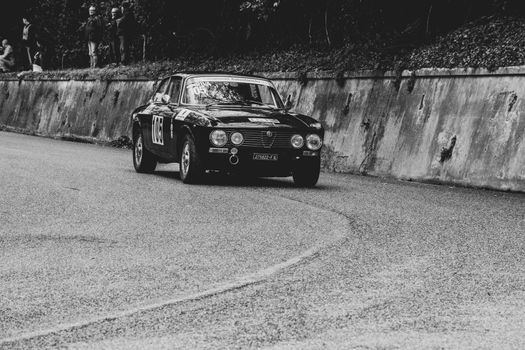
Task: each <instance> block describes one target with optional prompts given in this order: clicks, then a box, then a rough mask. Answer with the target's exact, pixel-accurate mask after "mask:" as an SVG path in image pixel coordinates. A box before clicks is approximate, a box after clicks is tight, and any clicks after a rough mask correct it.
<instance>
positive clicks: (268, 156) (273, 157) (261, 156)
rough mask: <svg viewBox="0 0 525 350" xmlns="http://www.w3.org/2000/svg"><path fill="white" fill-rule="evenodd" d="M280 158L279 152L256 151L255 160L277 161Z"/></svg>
mask: <svg viewBox="0 0 525 350" xmlns="http://www.w3.org/2000/svg"><path fill="white" fill-rule="evenodd" d="M278 159H279V155H278V154H268V153H254V154H253V160H271V161H277V160H278Z"/></svg>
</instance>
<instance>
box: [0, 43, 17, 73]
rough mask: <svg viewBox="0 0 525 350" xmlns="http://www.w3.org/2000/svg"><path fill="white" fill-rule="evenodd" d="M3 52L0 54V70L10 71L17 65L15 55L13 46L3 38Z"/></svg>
mask: <svg viewBox="0 0 525 350" xmlns="http://www.w3.org/2000/svg"><path fill="white" fill-rule="evenodd" d="M2 48H3V53H2V54H1V55H0V71H2V72H10V71H11V70H13V67H14V66H15V56H14V54H13V47H12V46H11V45H9V42H8V41H7V39H4V40H2Z"/></svg>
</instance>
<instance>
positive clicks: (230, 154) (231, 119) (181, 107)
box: [132, 74, 324, 186]
mask: <svg viewBox="0 0 525 350" xmlns="http://www.w3.org/2000/svg"><path fill="white" fill-rule="evenodd" d="M132 123H133V165H134V166H135V170H136V171H137V172H140V173H149V172H153V171H154V170H155V167H156V165H157V163H158V162H160V163H179V164H180V178H181V179H182V181H183V182H184V183H194V182H197V181H199V180H201V179H202V176H203V174H204V173H205V172H206V171H218V172H224V173H237V174H251V175H256V176H268V177H270V176H281V177H285V176H293V179H294V182H295V183H296V184H297V185H298V186H314V185H315V184H316V183H317V180H318V178H319V171H320V151H321V146H322V145H323V136H324V129H323V127H322V126H321V124H320V123H319V122H318V121H316V120H315V119H313V118H311V117H307V116H304V115H300V114H295V113H290V112H289V111H288V108H287V107H286V106H285V105H284V104H283V102H282V100H281V98H280V96H279V94H278V93H277V91H276V89H275V87H274V85H273V84H272V83H271V82H270V81H269V80H267V79H264V78H260V77H254V76H241V75H230V74H176V75H173V76H170V77H168V78H165V79H163V80H161V81H160V83H159V84H158V87H157V89H156V91H155V93H154V94H153V96H152V98H151V100H150V101H149V103H148V104H146V105H143V106H140V107H138V108H137V109H135V110H134V111H133V114H132Z"/></svg>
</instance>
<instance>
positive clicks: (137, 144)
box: [133, 131, 157, 173]
mask: <svg viewBox="0 0 525 350" xmlns="http://www.w3.org/2000/svg"><path fill="white" fill-rule="evenodd" d="M133 166H134V167H135V170H136V171H137V172H138V173H152V172H153V171H154V170H155V168H156V167H157V159H156V158H155V156H154V155H153V154H152V153H151V152H150V151H148V150H147V149H146V147H145V146H144V136H143V135H142V132H140V131H138V132H136V133H135V135H133Z"/></svg>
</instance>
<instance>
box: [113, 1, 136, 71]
mask: <svg viewBox="0 0 525 350" xmlns="http://www.w3.org/2000/svg"><path fill="white" fill-rule="evenodd" d="M137 26H138V23H137V21H136V20H135V15H134V14H133V10H132V9H131V5H130V3H129V2H127V1H124V2H123V3H122V17H120V18H119V19H118V20H117V35H118V38H119V42H120V59H121V62H122V64H123V65H126V64H129V61H130V58H131V57H130V44H131V41H132V40H133V38H134V36H135V33H137Z"/></svg>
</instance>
